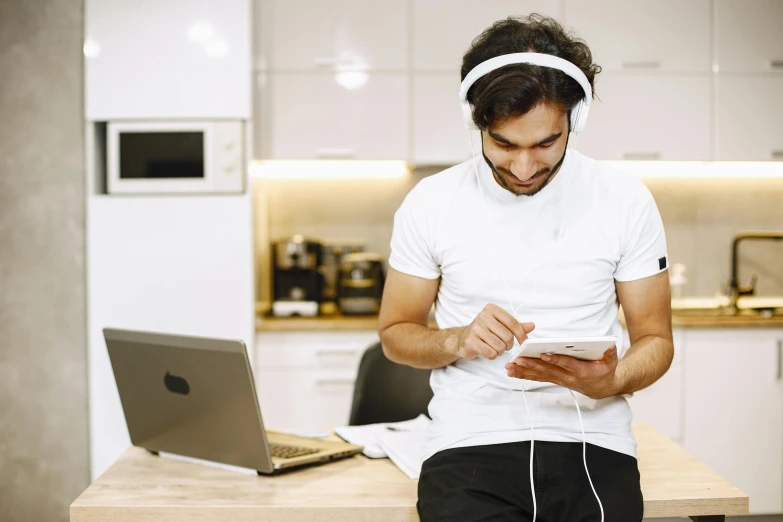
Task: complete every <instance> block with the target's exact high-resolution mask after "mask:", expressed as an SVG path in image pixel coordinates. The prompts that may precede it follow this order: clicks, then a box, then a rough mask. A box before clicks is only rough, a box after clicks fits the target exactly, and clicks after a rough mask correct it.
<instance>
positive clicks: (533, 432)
mask: <svg viewBox="0 0 783 522" xmlns="http://www.w3.org/2000/svg"><path fill="white" fill-rule="evenodd" d="M522 400H523V401H525V411H527V418H528V421H530V493H531V494H532V495H533V522H536V514H537V512H538V506H537V505H536V490H535V488H534V486H535V484H534V482H533V449H534V448H533V446H534V445H535V443H536V430H535V428H534V427H533V415H531V414H530V408H528V406H527V397H526V396H525V381H524V380H522ZM601 522H603V520H602V521H601Z"/></svg>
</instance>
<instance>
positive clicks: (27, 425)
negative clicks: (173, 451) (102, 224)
mask: <svg viewBox="0 0 783 522" xmlns="http://www.w3.org/2000/svg"><path fill="white" fill-rule="evenodd" d="M83 32H84V7H83V1H82V0H46V1H43V0H0V520H2V521H3V522H16V521H38V520H46V521H66V520H68V506H69V504H70V503H71V502H72V501H73V500H74V499H75V498H76V497H77V496H78V495H79V494H80V493H81V491H83V490H84V488H86V487H87V485H88V481H89V471H88V470H89V465H88V464H89V452H88V440H87V390H86V388H87V375H86V369H87V350H86V344H85V272H84V240H85V226H84V144H83V141H84V137H83V136H84V131H83V124H82V121H83V114H84V109H83V101H82V100H83V94H82V93H83V61H82V50H81V48H82V39H83Z"/></svg>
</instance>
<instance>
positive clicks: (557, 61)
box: [459, 53, 593, 133]
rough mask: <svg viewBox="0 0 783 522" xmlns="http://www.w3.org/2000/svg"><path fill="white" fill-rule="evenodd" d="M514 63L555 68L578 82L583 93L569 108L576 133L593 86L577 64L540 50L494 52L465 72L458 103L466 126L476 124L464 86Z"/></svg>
mask: <svg viewBox="0 0 783 522" xmlns="http://www.w3.org/2000/svg"><path fill="white" fill-rule="evenodd" d="M514 63H529V64H532V65H540V66H542V67H551V68H553V69H559V70H561V71H563V72H564V73H566V74H567V75H568V76H570V77H571V78H573V79H574V80H576V81H577V82H579V85H580V86H581V87H582V89H584V91H585V97H584V99H583V100H581V101H580V102H579V103H577V104H576V106H575V107H574V108H573V110H572V111H571V132H574V133H578V132H582V131H583V130H584V128H585V125H586V124H587V114H588V113H589V112H590V102H591V101H592V100H593V90H592V88H591V87H590V82H589V81H588V80H587V76H585V73H583V72H582V70H581V69H579V67H577V66H576V65H574V64H573V63H571V62H569V61H568V60H564V59H563V58H560V57H558V56H553V55H551V54H541V53H512V54H503V55H501V56H496V57H495V58H490V59H489V60H487V61H485V62H481V63H480V64H478V65H477V66H476V67H474V68H473V69H472V70H471V71H470V72H469V73H468V75H467V76H465V79H464V80H463V81H462V85H461V86H460V89H459V101H460V105H462V118H463V120H464V121H465V125H466V126H467V127H468V129H474V130H475V129H477V127H476V124H475V123H474V122H473V109H472V108H471V106H470V104H469V103H468V90H470V86H471V85H473V83H474V82H475V81H476V80H478V79H479V78H481V77H482V76H484V75H485V74H487V73H490V72H492V71H494V70H495V69H499V68H500V67H505V66H506V65H511V64H514Z"/></svg>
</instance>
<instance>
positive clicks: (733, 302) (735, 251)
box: [729, 231, 783, 312]
mask: <svg viewBox="0 0 783 522" xmlns="http://www.w3.org/2000/svg"><path fill="white" fill-rule="evenodd" d="M746 239H753V240H760V241H783V232H767V231H751V232H741V233H739V234H737V235H736V236H734V241H732V244H731V281H730V282H729V306H731V308H733V309H734V311H735V312H736V311H737V301H738V300H739V298H740V296H743V295H753V294H754V292H755V291H756V281H758V276H756V275H754V276H753V278H752V279H751V283H750V284H749V285H741V284H740V283H739V280H738V276H737V272H738V271H739V244H740V243H741V242H742V241H743V240H746Z"/></svg>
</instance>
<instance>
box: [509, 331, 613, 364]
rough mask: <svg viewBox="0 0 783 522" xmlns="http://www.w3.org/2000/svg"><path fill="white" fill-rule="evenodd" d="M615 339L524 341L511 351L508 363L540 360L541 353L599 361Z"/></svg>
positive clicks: (554, 338)
mask: <svg viewBox="0 0 783 522" xmlns="http://www.w3.org/2000/svg"><path fill="white" fill-rule="evenodd" d="M616 343H617V337H615V336H613V335H610V336H606V337H549V338H541V339H526V340H525V342H523V343H522V344H521V345H519V346H517V347H516V348H514V349H513V350H511V356H510V357H509V361H513V360H514V359H516V358H517V357H534V358H536V359H540V358H541V354H542V353H548V354H554V355H570V356H571V357H575V358H577V359H582V360H585V361H595V360H597V359H600V358H601V356H602V355H603V354H604V352H605V351H606V350H608V349H609V348H611V347H612V346H615V344H616Z"/></svg>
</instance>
